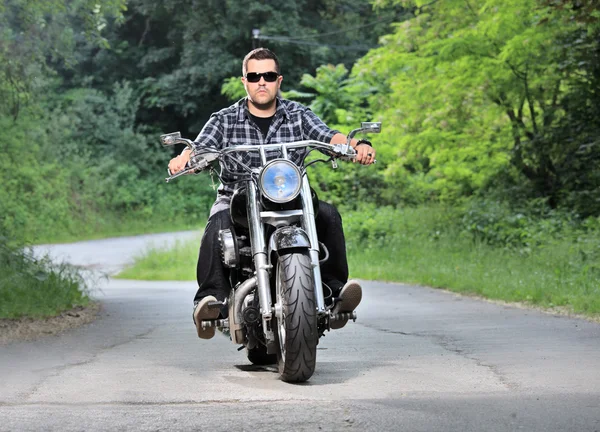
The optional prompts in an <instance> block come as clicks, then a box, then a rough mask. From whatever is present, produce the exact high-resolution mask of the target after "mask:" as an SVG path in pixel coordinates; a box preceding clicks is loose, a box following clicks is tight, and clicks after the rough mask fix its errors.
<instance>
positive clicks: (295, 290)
mask: <svg viewBox="0 0 600 432" xmlns="http://www.w3.org/2000/svg"><path fill="white" fill-rule="evenodd" d="M275 294H276V299H277V300H276V301H277V304H278V305H279V306H280V307H281V314H280V317H278V318H277V319H275V322H276V325H275V332H276V336H277V339H278V341H279V350H278V352H277V360H278V365H279V374H280V375H281V379H282V380H283V381H287V382H303V381H306V380H308V379H309V378H310V377H311V376H312V374H313V372H314V371H315V364H316V360H317V343H318V341H319V335H318V331H317V307H316V302H315V291H314V282H313V272H312V265H311V259H310V256H309V255H308V252H307V251H306V252H304V251H303V252H295V253H290V254H287V255H281V256H279V258H278V260H277V271H276V280H275ZM280 318H281V319H280Z"/></svg>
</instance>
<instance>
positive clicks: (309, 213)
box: [247, 176, 327, 348]
mask: <svg viewBox="0 0 600 432" xmlns="http://www.w3.org/2000/svg"><path fill="white" fill-rule="evenodd" d="M247 194H248V195H247V207H248V222H249V230H250V244H251V247H252V257H253V260H254V266H255V268H256V281H257V291H258V298H259V304H260V313H261V316H262V322H263V331H264V333H265V339H266V342H267V348H269V345H270V344H271V343H275V337H274V334H273V330H272V328H271V325H270V322H271V319H272V318H273V308H272V304H273V302H272V298H271V286H270V282H269V271H270V270H271V266H270V265H269V257H268V256H267V247H266V246H267V245H266V241H265V235H264V229H263V221H262V218H261V216H260V208H259V202H260V201H259V199H258V198H259V197H258V191H257V189H256V185H255V184H254V183H253V182H248V187H247ZM302 207H303V215H302V228H303V229H304V231H305V232H306V234H307V235H308V238H309V241H310V251H309V253H310V258H311V265H312V268H313V279H314V290H315V300H316V303H317V304H316V306H317V314H319V315H324V314H326V313H327V311H326V309H325V299H324V296H323V283H322V281H321V268H320V266H319V250H320V248H319V239H318V237H317V224H316V222H315V210H314V206H313V201H312V194H311V190H310V185H309V183H308V178H307V177H306V176H303V177H302Z"/></svg>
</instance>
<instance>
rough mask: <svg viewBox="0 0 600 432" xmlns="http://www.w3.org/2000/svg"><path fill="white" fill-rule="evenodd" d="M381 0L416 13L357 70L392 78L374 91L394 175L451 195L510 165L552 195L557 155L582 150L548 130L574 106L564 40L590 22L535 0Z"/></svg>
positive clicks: (573, 69) (556, 188) (373, 77)
mask: <svg viewBox="0 0 600 432" xmlns="http://www.w3.org/2000/svg"><path fill="white" fill-rule="evenodd" d="M375 4H376V5H379V6H381V5H387V6H389V5H390V4H396V5H401V6H403V7H406V8H412V11H413V14H414V18H412V19H410V20H407V21H405V22H404V23H402V24H399V25H398V26H397V27H396V31H395V33H394V34H392V35H389V36H388V37H386V38H385V39H384V41H383V46H382V47H381V48H379V49H377V50H373V51H372V52H370V53H369V54H368V55H367V56H366V57H365V58H363V59H361V61H360V62H359V64H358V66H357V67H356V68H355V71H354V73H355V74H356V73H360V74H363V76H365V77H366V79H367V80H370V81H371V82H376V81H382V82H384V83H385V84H386V85H387V86H389V89H390V93H389V95H388V96H381V95H378V96H375V97H373V98H372V99H371V104H372V106H373V108H374V109H375V111H377V112H379V113H380V115H381V117H382V118H383V120H384V123H385V126H387V127H385V129H384V137H385V140H386V142H387V146H386V148H385V149H384V151H386V155H387V157H389V158H392V159H393V161H392V162H391V163H390V164H389V166H388V170H387V175H388V180H389V181H391V182H392V183H393V184H394V183H395V184H397V185H398V187H401V188H404V189H406V188H407V187H413V188H415V189H419V190H421V191H422V193H423V194H425V195H432V196H435V197H439V198H442V199H444V198H449V199H452V198H456V197H458V196H464V195H469V194H472V193H473V192H475V191H478V190H480V189H481V188H482V187H483V186H485V185H486V184H488V183H489V182H490V181H491V180H492V179H494V178H496V176H497V175H498V173H501V172H506V171H511V172H513V173H514V176H516V178H520V179H521V180H519V181H521V182H524V183H526V184H527V185H528V187H530V188H531V189H532V190H533V191H534V192H535V194H536V195H537V196H540V197H547V198H548V199H549V200H550V201H551V204H553V205H556V204H557V203H558V195H559V193H560V190H561V187H562V186H561V184H562V180H560V179H558V177H557V176H558V172H559V171H560V170H559V169H558V168H557V166H558V165H560V164H562V163H563V161H564V160H566V159H568V158H569V157H571V156H572V155H573V152H574V151H577V150H576V149H573V148H571V147H569V146H566V145H565V143H563V142H556V141H552V140H551V139H550V138H549V137H550V134H551V131H552V130H553V129H554V128H555V127H556V125H557V124H559V123H560V122H561V121H562V120H563V119H565V118H566V117H565V116H566V111H565V106H564V104H562V101H563V100H564V98H565V97H566V96H567V95H568V94H569V90H570V89H571V86H572V85H573V84H574V82H576V78H575V76H576V75H577V73H579V70H578V66H577V65H575V64H574V63H569V64H568V65H566V67H565V64H564V60H565V59H567V58H568V56H569V51H570V48H571V47H570V46H569V44H568V43H566V41H568V40H570V38H571V37H572V35H574V34H576V33H577V32H579V31H581V27H582V24H579V23H577V22H575V21H571V22H569V21H566V20H564V19H563V12H564V11H563V10H559V9H556V8H551V7H548V6H545V5H541V4H539V3H537V2H536V1H535V0H509V1H500V0H487V1H486V0H466V1H465V0H460V1H459V0H448V1H443V2H441V1H437V2H436V1H433V2H424V1H416V2H415V1H403V0H402V1H398V0H396V1H377V2H375ZM409 173H413V174H415V175H414V176H412V178H411V180H410V181H409V184H408V185H407V180H406V176H407V174H409Z"/></svg>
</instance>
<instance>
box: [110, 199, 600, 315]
mask: <svg viewBox="0 0 600 432" xmlns="http://www.w3.org/2000/svg"><path fill="white" fill-rule="evenodd" d="M343 217H344V227H345V234H346V243H347V247H348V259H349V264H350V271H351V276H352V277H357V278H362V279H376V280H389V281H402V282H413V283H419V284H424V285H430V286H435V287H443V288H447V289H450V290H453V291H456V292H461V293H466V294H477V295H483V296H485V297H488V298H493V299H499V300H504V301H513V302H514V301H520V302H526V303H529V304H533V305H538V306H542V307H547V308H553V307H561V308H563V309H564V308H566V309H567V310H569V311H575V312H580V313H585V314H589V315H591V316H596V317H597V316H598V314H600V301H599V300H598V299H599V298H600V291H599V287H600V266H599V265H598V263H599V262H600V256H599V255H598V254H599V253H600V252H599V251H600V236H599V235H598V233H599V231H598V230H597V228H598V226H599V224H600V220H596V221H595V224H596V225H595V226H592V225H593V224H592V223H587V224H586V225H582V226H578V227H568V226H566V225H563V226H565V227H566V230H565V231H563V228H557V229H556V230H553V231H548V233H547V234H545V235H543V232H544V230H545V228H544V227H542V226H541V225H540V226H539V227H540V228H541V230H540V232H539V234H540V235H541V237H540V238H539V240H540V241H539V242H538V243H537V244H536V245H535V246H533V247H532V248H531V250H530V251H529V252H528V253H525V254H524V253H522V251H519V250H515V249H509V248H497V247H495V246H493V245H489V244H486V243H485V242H482V241H480V240H479V239H478V235H476V236H473V235H472V233H470V232H466V231H464V230H463V229H461V214H460V212H457V211H456V210H455V209H453V208H448V207H443V206H423V207H419V208H402V209H394V208H391V207H377V206H374V205H373V206H366V207H364V208H361V209H360V210H359V211H356V212H350V213H344V214H343ZM532 223H533V224H535V223H539V224H544V223H545V222H544V221H543V220H537V221H534V220H532ZM558 225H561V223H560V222H559V223H558ZM558 225H557V226H558ZM557 234H559V235H557ZM197 247H198V245H197V241H192V242H189V243H185V244H179V245H177V246H176V247H175V248H174V249H172V250H155V249H153V250H150V251H148V252H146V253H145V254H144V255H143V256H140V257H139V258H138V260H136V263H135V265H134V266H133V267H132V268H130V269H127V270H126V271H125V272H124V273H123V274H121V277H128V278H142V279H150V278H152V279H157V280H158V279H160V280H177V279H183V280H193V279H194V277H195V276H194V274H193V272H190V271H188V270H189V269H193V268H194V266H195V260H196V251H197Z"/></svg>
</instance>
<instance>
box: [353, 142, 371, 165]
mask: <svg viewBox="0 0 600 432" xmlns="http://www.w3.org/2000/svg"><path fill="white" fill-rule="evenodd" d="M354 150H356V159H354V160H355V161H356V162H358V163H360V164H361V165H371V164H372V163H373V162H375V153H376V152H375V149H374V148H373V147H371V146H370V145H369V144H359V145H357V146H356V147H354Z"/></svg>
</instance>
